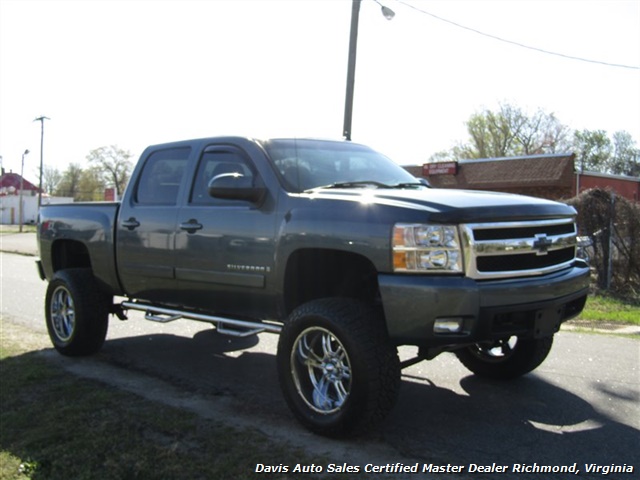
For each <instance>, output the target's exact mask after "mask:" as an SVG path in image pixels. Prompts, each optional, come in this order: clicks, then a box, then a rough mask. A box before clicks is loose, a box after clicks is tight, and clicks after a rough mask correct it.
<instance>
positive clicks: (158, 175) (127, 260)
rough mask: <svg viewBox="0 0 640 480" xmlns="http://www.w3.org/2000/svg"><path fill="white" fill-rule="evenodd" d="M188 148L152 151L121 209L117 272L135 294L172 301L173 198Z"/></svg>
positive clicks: (178, 188)
mask: <svg viewBox="0 0 640 480" xmlns="http://www.w3.org/2000/svg"><path fill="white" fill-rule="evenodd" d="M190 154H191V147H189V146H176V147H173V148H166V149H161V150H156V151H154V152H152V153H151V154H150V155H149V156H148V157H147V158H146V160H144V164H143V166H142V170H141V171H140V173H139V174H138V176H137V178H138V181H137V183H136V185H135V186H134V190H133V192H132V194H131V195H129V197H128V198H125V201H124V202H123V203H122V206H121V207H120V208H121V210H120V216H119V219H118V225H117V227H116V228H117V235H116V246H117V251H116V256H117V265H118V269H119V276H120V280H121V282H122V285H123V287H124V290H125V292H126V293H127V294H128V295H130V296H132V297H135V298H141V299H146V300H151V301H154V302H159V303H166V304H171V303H175V300H176V298H175V296H176V294H175V292H176V289H177V281H176V276H175V232H176V219H177V215H178V210H179V207H178V199H179V198H180V195H181V194H182V192H183V190H184V189H186V188H188V187H187V184H188V182H187V180H186V177H187V175H186V172H187V167H188V162H189V157H190Z"/></svg>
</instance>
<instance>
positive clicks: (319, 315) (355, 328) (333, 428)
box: [277, 298, 400, 437]
mask: <svg viewBox="0 0 640 480" xmlns="http://www.w3.org/2000/svg"><path fill="white" fill-rule="evenodd" d="M277 364H278V377H279V380H280V385H281V388H282V391H283V394H284V397H285V399H286V401H287V404H288V405H289V408H290V409H291V410H292V412H293V413H294V415H295V416H296V417H297V419H298V420H299V421H300V422H301V423H302V424H303V425H304V426H305V427H307V428H308V429H309V430H311V431H313V432H315V433H318V434H320V435H326V436H330V437H342V436H347V435H352V434H357V433H361V432H363V431H365V430H368V429H370V428H372V427H373V426H374V425H376V424H377V423H378V422H380V421H382V420H383V419H384V418H385V417H386V415H387V414H388V413H389V411H390V410H391V409H392V408H393V406H394V404H395V401H396V398H397V394H398V390H399V387H400V363H399V360H398V354H397V351H396V349H395V347H394V346H393V345H392V344H391V343H390V341H389V339H388V335H387V334H386V329H385V328H384V323H383V321H382V319H381V318H379V316H377V315H376V313H375V311H374V310H373V309H372V308H370V307H368V306H367V305H365V304H363V303H361V302H358V301H355V300H351V299H343V298H328V299H321V300H315V301H312V302H309V303H307V304H304V305H302V306H301V307H299V308H298V309H296V310H295V311H294V312H293V313H292V314H291V316H290V317H289V319H288V321H287V323H286V324H285V325H284V327H283V330H282V332H281V334H280V339H279V342H278V353H277Z"/></svg>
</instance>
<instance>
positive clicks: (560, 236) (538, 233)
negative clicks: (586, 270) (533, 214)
mask: <svg viewBox="0 0 640 480" xmlns="http://www.w3.org/2000/svg"><path fill="white" fill-rule="evenodd" d="M460 230H461V233H462V237H463V244H464V245H465V264H466V265H465V266H466V272H467V275H468V276H469V277H472V278H475V279H477V280H490V279H497V278H515V277H529V276H536V275H545V274H548V273H552V272H555V271H558V270H562V269H564V268H567V267H569V266H570V265H571V264H572V263H573V261H574V260H575V257H576V251H577V248H576V247H577V241H578V237H577V230H576V225H575V222H574V221H573V219H571V218H569V219H556V220H540V221H535V222H504V223H474V224H464V225H461V226H460Z"/></svg>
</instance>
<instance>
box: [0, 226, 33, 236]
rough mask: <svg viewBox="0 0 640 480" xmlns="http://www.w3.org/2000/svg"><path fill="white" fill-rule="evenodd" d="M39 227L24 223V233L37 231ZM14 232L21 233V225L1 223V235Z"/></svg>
mask: <svg viewBox="0 0 640 480" xmlns="http://www.w3.org/2000/svg"><path fill="white" fill-rule="evenodd" d="M36 229H37V226H36V225H23V226H22V233H27V232H30V233H35V232H36ZM14 233H20V226H19V225H3V224H0V235H11V234H14Z"/></svg>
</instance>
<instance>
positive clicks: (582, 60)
mask: <svg viewBox="0 0 640 480" xmlns="http://www.w3.org/2000/svg"><path fill="white" fill-rule="evenodd" d="M396 1H397V2H398V3H401V4H402V5H405V6H406V7H409V8H412V9H413V10H416V11H418V12H420V13H423V14H425V15H429V16H430V17H433V18H435V19H436V20H440V21H441V22H445V23H448V24H450V25H453V26H455V27H458V28H462V29H464V30H468V31H470V32H473V33H477V34H478V35H482V36H484V37H488V38H492V39H494V40H498V41H499V42H504V43H509V44H511V45H515V46H517V47H521V48H526V49H529V50H533V51H536V52H540V53H546V54H548V55H555V56H557V57H562V58H568V59H570V60H577V61H580V62H588V63H595V64H599V65H605V66H607V67H616V68H628V69H630V70H640V67H637V66H634V65H623V64H620V63H609V62H603V61H600V60H591V59H588V58H583V57H576V56H573V55H566V54H564V53H558V52H552V51H551V50H545V49H543V48H538V47H532V46H531V45H525V44H524V43H520V42H516V41H513V40H508V39H506V38H502V37H498V36H497V35H492V34H490V33H486V32H483V31H480V30H477V29H475V28H471V27H467V26H466V25H461V24H459V23H457V22H454V21H452V20H448V19H446V18H443V17H440V16H438V15H435V14H433V13H431V12H427V11H426V10H422V9H420V8H418V7H416V6H414V5H411V4H410V3H407V2H405V1H403V0H396Z"/></svg>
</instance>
